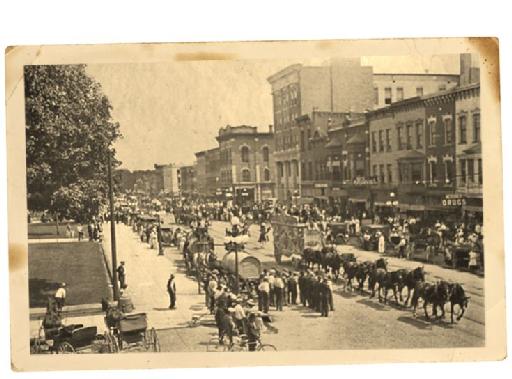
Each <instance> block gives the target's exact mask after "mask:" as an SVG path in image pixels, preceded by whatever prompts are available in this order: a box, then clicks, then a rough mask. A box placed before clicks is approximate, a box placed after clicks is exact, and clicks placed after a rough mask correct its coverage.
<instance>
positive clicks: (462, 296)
mask: <svg viewBox="0 0 512 379" xmlns="http://www.w3.org/2000/svg"><path fill="white" fill-rule="evenodd" d="M448 287H449V291H450V297H449V301H450V311H451V315H450V316H451V323H452V324H453V310H454V307H455V305H458V306H459V308H460V313H459V314H458V315H457V321H460V319H461V318H462V316H464V312H465V310H466V309H467V307H468V303H469V299H470V297H469V296H466V293H465V292H464V288H463V287H462V285H460V284H459V283H450V284H448Z"/></svg>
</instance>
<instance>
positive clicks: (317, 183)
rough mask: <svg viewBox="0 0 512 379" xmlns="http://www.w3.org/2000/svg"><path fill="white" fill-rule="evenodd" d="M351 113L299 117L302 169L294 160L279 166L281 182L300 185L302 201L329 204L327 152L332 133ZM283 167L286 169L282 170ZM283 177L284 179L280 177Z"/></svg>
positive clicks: (279, 180)
mask: <svg viewBox="0 0 512 379" xmlns="http://www.w3.org/2000/svg"><path fill="white" fill-rule="evenodd" d="M348 115H349V113H334V112H319V111H316V110H315V111H313V112H312V113H311V115H308V114H306V115H303V116H301V117H299V118H297V120H296V122H297V126H296V130H297V131H298V132H299V142H300V144H299V152H300V166H299V165H298V162H296V161H292V165H291V168H290V169H289V168H288V167H287V166H288V163H287V162H285V163H284V164H281V163H278V165H277V167H278V168H277V172H278V182H279V183H280V184H281V185H282V186H283V184H284V186H283V187H285V186H288V187H296V186H297V185H298V187H299V191H297V193H296V194H295V195H296V196H297V195H298V194H299V193H300V196H301V201H302V202H312V200H313V199H316V200H321V201H323V202H326V200H327V196H328V194H327V192H328V187H329V186H328V180H329V178H328V172H327V150H326V149H325V145H326V143H327V142H328V136H327V133H328V130H329V129H330V128H331V127H332V126H333V125H334V124H335V123H340V122H341V121H342V120H344V119H345V117H347V116H348ZM281 166H282V167H281ZM281 173H282V174H283V175H282V176H281V175H280V174H281Z"/></svg>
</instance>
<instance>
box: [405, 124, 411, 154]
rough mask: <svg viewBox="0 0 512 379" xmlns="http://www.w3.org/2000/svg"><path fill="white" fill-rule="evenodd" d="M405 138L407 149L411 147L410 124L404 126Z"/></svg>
mask: <svg viewBox="0 0 512 379" xmlns="http://www.w3.org/2000/svg"><path fill="white" fill-rule="evenodd" d="M405 128H406V129H405V140H406V143H407V150H411V149H412V125H407V126H406V127H405Z"/></svg>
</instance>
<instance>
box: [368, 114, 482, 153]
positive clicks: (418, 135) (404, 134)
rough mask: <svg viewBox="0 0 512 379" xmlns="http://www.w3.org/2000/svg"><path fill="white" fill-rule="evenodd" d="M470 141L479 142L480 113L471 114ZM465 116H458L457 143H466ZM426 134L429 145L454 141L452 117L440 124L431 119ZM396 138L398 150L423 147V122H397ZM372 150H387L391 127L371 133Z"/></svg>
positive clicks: (390, 148)
mask: <svg viewBox="0 0 512 379" xmlns="http://www.w3.org/2000/svg"><path fill="white" fill-rule="evenodd" d="M472 121H473V122H472V127H473V133H472V142H473V143H478V142H480V114H479V113H475V114H473V116H472ZM467 129H468V127H467V116H466V115H461V116H459V117H458V143H459V144H466V143H468V138H467V134H468V133H467ZM427 135H428V141H427V144H428V145H429V146H434V145H436V144H451V143H453V142H454V136H453V126H452V119H451V118H445V119H444V120H443V122H442V123H441V124H438V123H436V121H431V122H429V123H428V125H427ZM396 138H397V149H398V150H411V149H421V148H423V122H422V121H419V122H416V123H415V124H412V123H408V124H406V125H403V124H398V125H397V126H396ZM371 144H372V152H373V153H377V152H389V151H391V150H392V147H391V129H385V130H379V131H375V132H372V133H371Z"/></svg>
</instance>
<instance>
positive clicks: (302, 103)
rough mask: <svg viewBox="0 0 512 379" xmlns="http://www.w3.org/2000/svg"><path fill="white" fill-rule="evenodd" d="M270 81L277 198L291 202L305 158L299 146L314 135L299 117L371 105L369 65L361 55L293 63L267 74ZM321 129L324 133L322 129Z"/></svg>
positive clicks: (360, 108)
mask: <svg viewBox="0 0 512 379" xmlns="http://www.w3.org/2000/svg"><path fill="white" fill-rule="evenodd" d="M268 82H269V83H270V85H271V87H272V98H273V114H274V126H275V152H274V158H275V160H276V166H277V183H276V185H277V197H278V199H279V200H287V201H290V200H291V199H292V197H293V196H294V194H300V192H301V185H300V183H301V181H302V179H301V171H300V167H301V164H302V163H305V162H302V158H301V155H302V154H301V146H304V145H305V144H306V142H305V141H307V143H308V144H309V139H310V138H311V137H312V134H311V136H310V137H309V138H308V137H307V136H306V134H305V133H307V130H310V129H309V128H307V129H306V130H305V128H304V123H303V122H299V121H298V120H300V119H301V117H302V116H306V115H307V116H309V117H310V119H311V120H312V119H313V113H315V112H319V113H331V114H333V115H334V114H335V113H343V112H345V113H349V112H364V111H366V110H367V109H370V108H371V107H372V106H373V97H372V96H373V92H372V91H373V87H372V86H373V84H372V68H371V67H363V66H361V63H360V60H359V59H345V60H336V61H332V62H331V63H330V65H328V66H318V67H311V66H303V65H300V64H296V65H292V66H288V67H286V68H285V69H283V70H281V71H279V72H278V73H276V74H274V75H272V76H270V77H269V78H268ZM332 118H333V117H331V122H332V121H333V120H332ZM328 119H329V117H327V118H326V120H328ZM302 121H303V120H302ZM299 123H300V125H301V126H302V129H301V127H299ZM313 125H314V123H313ZM316 127H317V126H316V125H314V128H316ZM302 132H303V133H302ZM310 133H314V131H311V130H310ZM319 133H320V132H319ZM321 134H324V135H325V134H326V130H323V131H322V132H321ZM306 138H307V139H306ZM299 141H300V142H299ZM303 141H304V142H303ZM307 164H308V165H309V162H308V163H307ZM281 174H282V175H281Z"/></svg>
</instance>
